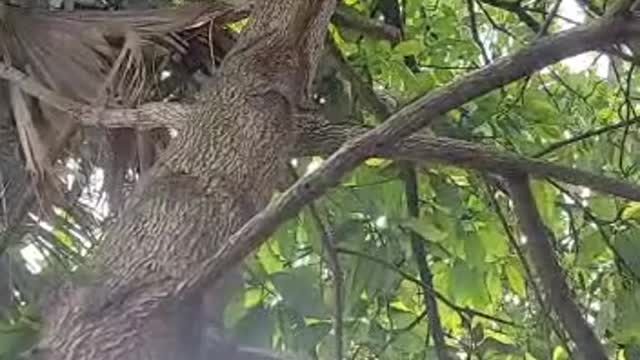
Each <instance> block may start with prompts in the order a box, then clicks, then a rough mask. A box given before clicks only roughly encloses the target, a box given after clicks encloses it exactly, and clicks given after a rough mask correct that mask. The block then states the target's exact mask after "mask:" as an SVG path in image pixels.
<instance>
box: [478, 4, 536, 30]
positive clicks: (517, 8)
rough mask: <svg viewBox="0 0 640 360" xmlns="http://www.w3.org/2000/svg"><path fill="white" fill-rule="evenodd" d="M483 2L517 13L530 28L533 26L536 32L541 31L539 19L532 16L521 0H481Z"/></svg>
mask: <svg viewBox="0 0 640 360" xmlns="http://www.w3.org/2000/svg"><path fill="white" fill-rule="evenodd" d="M481 1H482V2H483V3H485V4H487V5H491V6H493V7H497V8H500V9H502V10H506V11H509V12H512V13H513V14H515V15H516V16H517V17H518V19H520V21H522V22H524V23H525V24H526V25H527V26H528V27H529V28H531V29H532V30H533V31H534V32H535V33H538V32H540V24H539V23H538V21H537V20H536V19H535V18H534V17H533V16H531V15H530V14H529V13H528V12H527V10H526V9H525V8H523V7H522V6H521V5H520V2H519V1H515V2H514V1H508V0H481Z"/></svg>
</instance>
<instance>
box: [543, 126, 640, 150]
mask: <svg viewBox="0 0 640 360" xmlns="http://www.w3.org/2000/svg"><path fill="white" fill-rule="evenodd" d="M639 123H640V118H637V117H636V118H633V119H630V120H625V121H620V122H617V123H615V124H611V125H606V126H602V127H599V128H597V129H592V130H589V131H585V132H583V133H581V134H578V135H576V136H573V137H571V138H569V139H565V140H561V141H558V142H555V143H553V144H551V145H549V146H547V147H546V148H545V149H543V150H541V151H538V152H537V153H535V154H533V155H531V157H533V158H541V157H543V156H545V155H548V154H550V153H552V152H554V151H557V150H559V149H561V148H563V147H565V146H568V145H571V144H574V143H577V142H580V141H584V140H587V139H589V138H592V137H594V136H598V135H602V134H604V133H607V132H609V131H613V130H617V129H620V128H624V127H627V126H629V125H635V124H639Z"/></svg>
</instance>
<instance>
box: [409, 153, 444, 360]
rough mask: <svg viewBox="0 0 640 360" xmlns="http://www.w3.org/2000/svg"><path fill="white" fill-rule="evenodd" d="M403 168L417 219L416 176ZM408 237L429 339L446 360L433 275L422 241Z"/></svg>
mask: <svg viewBox="0 0 640 360" xmlns="http://www.w3.org/2000/svg"><path fill="white" fill-rule="evenodd" d="M404 167H405V169H404V170H405V171H404V173H405V174H404V182H405V191H404V192H405V196H406V198H407V210H408V213H409V216H410V217H412V218H415V219H417V218H419V217H420V207H419V196H418V176H417V175H416V171H415V169H414V168H413V166H412V165H411V164H406V165H405V166H404ZM409 235H410V237H411V248H412V249H413V256H414V259H415V262H416V265H417V267H418V272H419V274H420V280H421V282H422V283H423V284H424V286H423V287H422V289H423V297H422V299H423V302H424V307H425V309H426V311H427V313H428V315H429V316H428V320H429V329H431V337H432V338H433V344H434V346H435V348H436V354H437V356H438V359H439V360H448V359H450V357H449V354H448V353H447V343H446V342H445V339H444V331H443V330H442V323H441V321H440V314H439V311H438V302H437V301H436V298H435V296H434V295H433V294H432V292H430V291H429V290H428V289H433V288H434V287H433V273H432V272H431V268H430V266H429V262H428V261H427V251H426V249H425V246H424V241H423V239H422V238H421V237H420V236H419V235H418V234H416V233H415V232H413V231H411V232H410V233H409Z"/></svg>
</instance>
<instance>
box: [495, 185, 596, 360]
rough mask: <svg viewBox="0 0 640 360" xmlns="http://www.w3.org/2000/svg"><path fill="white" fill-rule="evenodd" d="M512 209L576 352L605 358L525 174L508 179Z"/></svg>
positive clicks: (583, 356) (550, 300)
mask: <svg viewBox="0 0 640 360" xmlns="http://www.w3.org/2000/svg"><path fill="white" fill-rule="evenodd" d="M507 184H508V186H509V192H510V193H511V199H512V200H513V209H514V212H515V213H516V215H517V217H518V221H519V223H520V227H521V229H522V233H523V234H524V235H526V237H527V248H528V252H529V257H530V259H531V262H532V263H533V266H534V268H535V269H536V271H537V273H538V276H539V277H540V280H541V282H542V284H543V285H544V290H545V292H546V293H547V297H548V299H549V302H550V303H551V306H552V307H553V309H554V311H555V313H556V315H557V316H558V318H560V321H561V322H562V324H563V325H564V327H565V329H566V330H567V332H568V333H569V335H570V336H571V339H572V340H573V341H574V342H575V343H576V346H577V352H578V353H579V354H580V355H581V356H582V358H583V359H593V360H605V359H607V355H606V354H605V350H604V348H603V347H602V344H601V343H600V341H599V340H598V338H597V337H596V335H595V334H594V333H593V331H592V330H591V328H590V327H589V325H588V324H587V322H586V320H585V319H584V318H583V317H582V315H581V314H580V309H579V308H578V305H577V304H576V303H575V302H574V301H573V297H572V294H571V290H570V289H569V286H568V285H567V283H566V281H565V279H564V275H563V274H564V270H563V269H562V267H560V265H559V264H558V262H557V261H556V258H555V254H554V251H553V248H552V247H551V239H549V236H548V234H547V229H546V227H545V225H544V223H543V222H542V219H541V218H540V214H539V213H538V209H537V208H536V205H535V204H536V203H535V199H534V198H533V194H532V193H531V189H530V188H529V181H528V179H527V178H526V176H517V175H516V176H513V177H511V178H508V179H507Z"/></svg>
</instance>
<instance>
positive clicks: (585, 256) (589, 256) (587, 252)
mask: <svg viewBox="0 0 640 360" xmlns="http://www.w3.org/2000/svg"><path fill="white" fill-rule="evenodd" d="M581 240H582V241H581V242H580V247H579V248H578V257H577V265H578V266H583V267H586V266H589V265H591V263H592V262H593V260H595V259H596V258H598V257H599V256H600V255H602V254H604V253H605V252H606V251H607V245H606V244H605V240H604V239H602V234H601V233H600V232H599V231H598V230H593V231H591V232H590V233H589V234H587V235H585V236H583V237H582V238H581Z"/></svg>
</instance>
